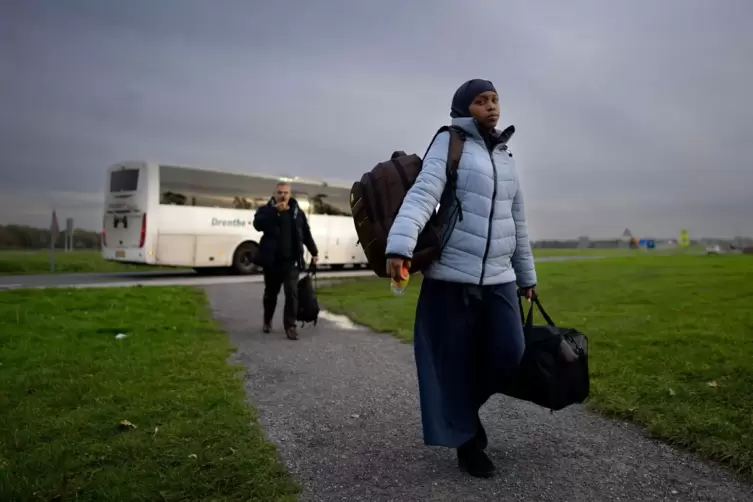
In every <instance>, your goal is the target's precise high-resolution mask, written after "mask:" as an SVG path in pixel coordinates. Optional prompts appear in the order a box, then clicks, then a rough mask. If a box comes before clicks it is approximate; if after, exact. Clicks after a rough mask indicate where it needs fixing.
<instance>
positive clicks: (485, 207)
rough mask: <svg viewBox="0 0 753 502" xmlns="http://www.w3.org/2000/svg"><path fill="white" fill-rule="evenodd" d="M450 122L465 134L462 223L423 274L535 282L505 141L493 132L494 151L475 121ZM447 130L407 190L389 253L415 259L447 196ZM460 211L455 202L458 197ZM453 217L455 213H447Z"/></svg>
mask: <svg viewBox="0 0 753 502" xmlns="http://www.w3.org/2000/svg"><path fill="white" fill-rule="evenodd" d="M452 125H455V126H459V127H461V128H462V129H463V130H464V131H465V132H466V141H465V145H464V147H463V155H462V157H461V158H460V165H459V167H458V177H457V198H458V200H459V201H460V207H461V214H462V221H460V219H459V218H458V219H456V220H455V226H454V228H453V225H452V222H450V224H449V225H447V226H446V228H447V230H448V231H451V234H450V235H449V240H446V242H447V244H446V245H445V247H444V249H443V251H442V256H441V257H440V259H439V260H437V261H436V262H434V263H433V264H432V265H430V266H429V268H427V269H426V271H425V272H424V276H425V277H429V278H432V279H438V280H443V281H450V282H460V283H467V284H479V285H485V284H487V285H490V284H503V283H507V282H513V281H517V284H518V286H520V287H528V286H533V285H535V284H536V271H535V267H534V262H533V253H532V252H531V245H530V243H529V242H528V226H527V224H526V218H525V211H524V206H523V193H522V191H521V189H520V183H519V181H518V173H517V171H516V169H515V162H514V161H513V158H512V155H511V154H510V153H509V152H508V151H507V150H506V145H505V143H506V141H507V139H509V137H507V138H501V137H500V135H501V133H500V132H499V131H495V135H494V137H495V138H497V139H496V144H495V142H494V140H493V141H492V144H493V149H492V154H490V151H489V148H488V147H487V143H486V142H485V141H484V139H483V138H482V136H481V134H480V133H479V131H478V129H477V128H476V124H475V122H474V121H473V119H472V118H457V119H453V120H452ZM449 137H450V135H449V133H447V132H443V133H442V134H440V135H439V136H437V138H436V139H435V141H434V144H433V145H432V146H431V148H430V149H429V151H428V152H427V154H426V159H425V161H424V165H423V168H422V169H421V172H420V174H419V175H418V178H417V179H416V182H415V183H414V185H413V186H412V187H411V189H410V190H409V191H408V193H407V195H406V196H405V200H404V201H403V204H402V206H401V207H400V211H399V213H398V215H397V218H395V222H394V223H393V225H392V228H391V229H390V234H389V237H388V239H387V255H398V256H403V257H405V258H411V257H412V256H413V249H414V248H415V247H416V238H417V237H418V234H419V232H420V231H421V230H422V229H423V228H424V226H425V225H426V222H427V221H428V220H429V217H430V216H431V214H432V212H433V211H434V209H435V208H436V207H437V204H438V203H439V201H440V198H441V197H442V193H443V191H444V188H445V184H446V182H447V174H446V170H445V166H446V163H447V147H448V142H449ZM452 204H453V209H456V207H455V206H456V205H457V203H456V202H453V203H452ZM449 213H450V214H453V213H455V211H449Z"/></svg>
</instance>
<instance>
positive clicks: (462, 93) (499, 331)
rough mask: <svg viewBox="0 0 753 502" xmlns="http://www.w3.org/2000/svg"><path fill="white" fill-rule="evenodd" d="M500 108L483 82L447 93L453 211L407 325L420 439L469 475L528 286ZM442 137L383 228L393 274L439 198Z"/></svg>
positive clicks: (511, 361)
mask: <svg viewBox="0 0 753 502" xmlns="http://www.w3.org/2000/svg"><path fill="white" fill-rule="evenodd" d="M499 114H500V106H499V98H498V96H497V92H496V89H495V88H494V85H493V84H492V83H491V82H489V81H487V80H480V79H475V80H470V81H468V82H466V83H464V84H463V85H462V86H460V88H459V89H458V90H457V92H455V95H454V97H453V100H452V108H451V113H450V116H451V117H452V125H453V126H456V127H459V128H461V129H462V130H463V131H464V133H465V137H466V140H465V143H464V147H463V155H462V157H461V159H460V164H459V167H458V171H457V181H456V193H455V197H454V198H453V199H449V198H448V199H447V202H446V203H448V204H452V205H453V208H452V209H453V210H451V211H448V213H449V214H452V215H458V216H455V217H451V218H453V220H454V221H448V222H446V223H447V225H446V226H445V228H447V233H448V235H446V245H445V246H444V248H443V251H442V255H441V257H440V258H439V259H438V260H437V261H436V262H434V263H433V264H431V265H430V266H429V267H428V268H427V269H426V270H425V271H424V274H423V275H424V280H423V284H422V285H421V292H420V296H419V299H418V305H417V307H416V321H415V326H414V350H415V358H416V366H417V370H418V384H419V393H420V401H421V417H422V423H423V430H424V442H425V443H426V444H427V445H436V446H446V447H450V448H456V449H457V457H458V465H459V467H460V468H461V469H462V470H464V471H467V472H468V473H469V474H471V475H472V476H476V477H489V476H491V475H492V474H493V473H494V470H495V467H494V464H493V463H492V462H491V460H490V459H489V457H488V456H487V455H486V453H485V452H484V450H485V448H486V446H487V439H486V432H485V431H484V427H483V425H482V424H481V421H480V419H479V415H478V411H479V409H480V408H481V406H482V405H483V404H484V403H485V402H486V401H487V400H488V399H489V397H491V396H492V395H493V394H495V393H498V392H500V391H501V389H502V385H503V384H504V383H505V381H506V380H507V379H508V378H509V376H510V375H511V374H512V372H513V371H514V370H515V369H516V368H517V366H518V364H519V363H520V359H521V357H522V355H523V349H524V340H523V326H522V323H521V320H520V319H521V318H520V310H519V308H518V301H517V289H518V288H520V289H521V293H522V294H524V295H525V296H526V298H528V299H530V298H531V296H532V295H533V291H534V287H535V285H536V272H535V268H534V261H533V254H532V253H531V246H530V244H529V242H528V229H527V224H526V218H525V212H524V206H523V194H522V192H521V189H520V183H519V181H518V174H517V171H516V169H515V163H514V161H513V158H512V154H511V153H509V151H508V150H507V141H508V140H509V139H510V137H511V136H512V134H513V133H514V131H515V129H514V127H512V126H510V127H508V128H507V129H505V130H504V131H499V130H497V129H496V125H497V122H498V120H499ZM448 142H449V133H448V132H443V133H441V134H440V135H438V136H437V137H436V139H435V141H434V144H433V145H432V146H431V147H430V148H429V151H428V152H427V154H426V158H425V159H424V164H423V168H422V170H421V172H420V174H419V176H418V178H417V179H416V182H415V184H414V185H413V186H412V187H411V189H410V190H409V192H408V194H407V195H406V197H405V200H404V201H403V204H402V206H401V208H400V211H399V213H398V215H397V217H396V219H395V222H394V224H393V225H392V228H391V229H390V234H389V238H388V241H387V268H388V271H389V273H390V274H391V276H392V277H395V278H399V277H400V275H401V271H402V269H403V267H404V266H409V264H410V259H411V257H412V255H413V250H414V248H415V246H416V239H417V237H418V234H419V233H420V232H421V230H423V228H424V226H425V225H426V223H427V221H428V220H429V217H430V216H431V214H432V213H433V211H434V209H435V208H436V207H437V204H439V202H440V200H442V202H443V203H444V202H445V200H444V199H442V195H443V193H444V190H445V185H446V182H447V174H446V170H445V168H446V161H447V148H448V145H449V143H448ZM458 206H459V207H458ZM516 283H517V287H516Z"/></svg>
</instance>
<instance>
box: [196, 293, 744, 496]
mask: <svg viewBox="0 0 753 502" xmlns="http://www.w3.org/2000/svg"><path fill="white" fill-rule="evenodd" d="M206 291H207V293H208V295H209V298H210V301H211V305H212V309H213V311H214V315H215V317H216V318H217V319H218V320H219V321H220V322H221V323H222V324H223V326H224V327H225V329H226V330H227V331H228V332H229V333H230V337H231V341H232V343H233V344H235V345H236V346H237V347H238V348H239V350H238V352H237V353H236V355H235V356H234V357H235V358H236V360H237V361H238V362H240V363H242V364H244V365H245V366H246V367H247V368H248V369H247V371H246V374H245V385H246V390H247V392H248V395H249V399H250V401H251V402H253V404H254V405H255V406H256V407H257V409H258V412H259V418H260V421H261V423H262V426H263V427H264V428H265V429H266V431H267V434H268V436H269V438H270V439H271V440H272V441H273V442H274V443H276V444H277V446H278V449H279V452H280V456H281V458H282V460H283V462H284V463H285V465H286V466H287V467H288V469H289V471H290V472H291V473H292V474H293V476H294V477H295V478H296V479H297V480H298V481H299V482H300V483H301V484H302V486H303V488H304V491H303V494H302V496H301V500H347V501H356V500H394V501H409V500H411V501H412V500H415V501H419V500H432V501H434V500H436V501H444V500H454V501H471V500H495V501H508V500H528V501H569V502H572V501H578V502H581V501H598V502H602V501H612V500H615V501H616V500H620V501H655V500H677V501H691V500H692V501H697V500H713V501H725V502H732V501H753V487H751V485H749V484H746V483H744V482H741V481H739V480H736V479H735V478H734V477H733V476H731V475H729V474H727V473H726V472H724V471H723V470H722V469H719V468H717V467H714V466H709V465H706V464H705V463H703V462H700V461H697V460H695V459H694V458H693V457H692V456H690V455H687V454H684V453H679V452H677V451H675V450H674V449H672V448H669V447H667V446H665V445H663V444H661V443H657V442H654V441H652V440H650V439H648V438H646V437H645V435H643V434H642V433H641V432H640V431H639V430H638V429H637V428H635V427H632V426H630V425H626V424H622V423H619V422H613V421H609V420H606V419H603V418H601V417H598V416H596V415H593V414H591V413H587V412H585V411H584V410H582V409H581V408H579V407H572V408H570V409H567V410H564V411H562V412H559V413H555V414H553V415H551V414H550V413H549V412H548V411H546V410H542V409H541V408H539V407H536V406H534V405H529V404H527V403H522V402H518V401H514V400H512V399H509V398H505V397H502V396H499V397H495V398H492V399H491V400H490V402H489V403H488V404H487V405H486V406H485V407H484V409H483V410H482V417H481V418H482V420H483V421H484V423H485V424H486V430H487V432H488V435H489V442H490V446H489V454H490V456H491V457H492V459H493V460H494V461H495V462H496V464H497V468H498V475H497V476H496V477H495V478H493V479H491V480H476V479H473V478H470V477H468V476H466V475H463V474H461V473H459V472H458V471H457V469H456V463H455V456H454V452H453V451H450V450H447V449H442V448H427V447H425V446H423V444H422V441H421V430H420V417H419V410H418V397H417V388H416V376H415V366H414V363H413V352H412V347H411V346H410V345H407V344H402V343H400V342H398V341H397V340H395V339H394V338H392V337H391V336H389V335H383V334H375V333H372V332H370V331H368V330H366V329H364V328H359V327H352V328H350V329H348V328H347V326H340V325H339V324H338V323H337V322H333V321H332V320H329V321H328V320H320V322H319V325H318V326H317V327H307V328H304V329H301V330H300V335H301V339H300V340H299V341H297V342H291V341H289V340H287V339H286V338H285V336H284V334H282V332H281V329H280V323H281V322H280V320H279V319H278V320H277V321H276V328H277V329H276V331H274V332H273V333H271V334H266V335H265V334H263V333H262V332H261V319H260V317H261V314H260V305H261V300H260V298H261V286H260V285H255V284H239V285H223V286H209V287H207V288H206ZM281 310H282V295H281V296H280V304H279V305H278V312H279V311H281Z"/></svg>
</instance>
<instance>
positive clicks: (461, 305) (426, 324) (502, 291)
mask: <svg viewBox="0 0 753 502" xmlns="http://www.w3.org/2000/svg"><path fill="white" fill-rule="evenodd" d="M516 295H517V292H516V287H515V283H507V284H500V285H494V286H481V287H478V286H472V285H465V284H460V283H453V282H446V281H437V280H432V279H424V280H423V284H422V285H421V293H420V296H419V298H418V305H417V307H416V323H415V328H414V350H415V356H416V366H417V370H418V385H419V394H420V398H421V419H422V422H423V429H424V442H425V443H426V444H427V445H437V446H448V447H451V448H456V447H458V446H460V445H462V444H463V443H465V442H467V441H469V440H471V439H473V438H476V440H477V441H478V442H479V445H480V446H481V447H482V448H485V447H486V433H485V431H484V429H483V426H482V425H481V421H480V420H479V417H478V411H479V409H480V408H481V406H483V404H484V403H485V402H486V401H487V400H488V399H489V397H491V396H492V395H493V394H496V393H498V392H500V391H501V386H502V384H503V383H504V382H505V380H506V379H507V378H509V376H510V375H511V373H512V372H513V371H514V370H515V369H516V368H517V367H518V364H519V363H520V359H521V357H522V356H523V349H524V345H525V344H524V339H523V326H522V323H521V320H520V309H519V307H518V300H517V296H516Z"/></svg>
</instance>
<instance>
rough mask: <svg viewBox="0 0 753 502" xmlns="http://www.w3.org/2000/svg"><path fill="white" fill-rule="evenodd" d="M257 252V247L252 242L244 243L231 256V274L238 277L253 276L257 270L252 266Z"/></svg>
mask: <svg viewBox="0 0 753 502" xmlns="http://www.w3.org/2000/svg"><path fill="white" fill-rule="evenodd" d="M258 252H259V246H258V245H256V244H255V243H253V242H244V243H243V244H241V245H240V246H238V249H236V250H235V254H234V255H233V272H235V273H236V274H239V275H249V274H253V273H254V272H256V271H257V270H258V267H257V266H256V265H254V259H255V258H256V253H258Z"/></svg>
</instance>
